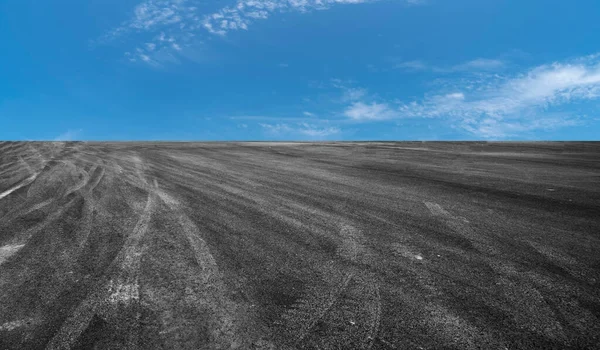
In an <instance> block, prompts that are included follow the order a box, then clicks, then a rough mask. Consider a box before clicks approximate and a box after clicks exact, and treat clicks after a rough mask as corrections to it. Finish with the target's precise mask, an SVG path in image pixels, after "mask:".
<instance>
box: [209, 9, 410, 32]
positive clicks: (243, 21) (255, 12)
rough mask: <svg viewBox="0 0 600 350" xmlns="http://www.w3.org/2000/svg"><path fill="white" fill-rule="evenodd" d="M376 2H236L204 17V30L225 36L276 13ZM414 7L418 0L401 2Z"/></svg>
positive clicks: (245, 28)
mask: <svg viewBox="0 0 600 350" xmlns="http://www.w3.org/2000/svg"><path fill="white" fill-rule="evenodd" d="M375 1H378V0H287V1H286V0H238V2H237V3H236V4H235V5H233V6H227V7H224V8H222V9H221V10H219V11H217V12H215V13H213V14H210V15H207V16H205V17H204V20H203V26H204V28H205V29H206V30H207V31H208V32H210V33H212V34H217V35H225V34H227V32H229V31H231V30H247V29H248V27H249V25H250V24H251V23H252V22H254V21H256V20H259V19H267V18H269V17H270V16H271V15H272V14H273V13H276V12H291V11H297V12H308V11H311V10H325V9H328V8H330V7H331V6H333V5H338V4H360V3H367V2H375ZM403 1H404V2H405V3H407V4H411V5H416V4H418V3H421V1H419V0H403Z"/></svg>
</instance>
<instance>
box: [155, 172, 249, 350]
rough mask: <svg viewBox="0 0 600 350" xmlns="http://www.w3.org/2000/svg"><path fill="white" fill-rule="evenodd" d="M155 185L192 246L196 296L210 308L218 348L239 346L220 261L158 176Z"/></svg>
mask: <svg viewBox="0 0 600 350" xmlns="http://www.w3.org/2000/svg"><path fill="white" fill-rule="evenodd" d="M154 188H155V191H156V194H157V196H158V197H159V198H160V199H161V200H162V202H163V203H164V204H166V206H167V207H168V208H169V209H170V210H171V214H172V215H174V216H175V217H176V219H177V222H178V223H179V225H180V227H181V229H182V232H183V234H184V236H185V238H186V240H187V243H188V244H189V247H190V248H191V250H192V252H193V255H194V259H195V261H196V263H197V264H198V266H199V268H200V269H201V273H200V276H199V277H200V279H201V283H200V285H201V288H202V289H201V290H199V291H198V293H196V295H195V297H196V298H198V299H199V302H200V304H202V305H203V306H205V307H208V308H209V309H210V311H211V315H212V319H211V320H210V328H211V329H210V332H211V334H212V336H213V338H214V339H215V346H216V348H219V349H233V348H238V347H239V346H240V344H241V343H243V342H244V341H247V340H244V339H242V338H241V337H240V334H239V330H238V323H239V321H238V317H237V315H236V314H237V312H236V311H237V310H236V309H237V308H236V305H235V304H234V303H233V302H232V301H230V300H229V298H228V297H227V294H226V293H227V288H226V286H225V284H224V282H223V277H222V276H221V273H220V271H219V268H218V265H217V262H216V261H215V259H214V257H213V256H212V254H211V252H210V249H209V247H208V244H207V243H206V242H205V241H204V240H203V239H202V234H201V232H200V230H199V229H198V227H197V226H196V225H195V224H194V223H193V222H192V220H191V219H190V218H189V217H188V216H187V215H186V214H185V213H184V212H183V210H182V207H181V205H180V204H179V202H178V201H177V200H176V199H174V198H173V197H171V196H170V195H169V194H167V193H165V192H164V191H162V190H160V189H159V186H158V183H157V181H156V179H155V180H154Z"/></svg>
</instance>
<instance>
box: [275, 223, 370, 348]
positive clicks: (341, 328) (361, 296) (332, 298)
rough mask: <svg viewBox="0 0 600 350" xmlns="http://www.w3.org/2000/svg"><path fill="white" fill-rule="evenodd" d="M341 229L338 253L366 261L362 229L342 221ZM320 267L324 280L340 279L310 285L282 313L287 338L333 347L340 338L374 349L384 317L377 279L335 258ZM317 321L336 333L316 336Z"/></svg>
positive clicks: (312, 345) (351, 345)
mask: <svg viewBox="0 0 600 350" xmlns="http://www.w3.org/2000/svg"><path fill="white" fill-rule="evenodd" d="M339 232H340V238H341V244H340V246H339V248H338V254H339V255H340V256H341V257H343V258H344V259H345V260H347V261H349V262H350V263H364V262H366V261H367V260H368V259H367V257H368V256H369V252H368V250H367V248H366V247H365V245H364V243H363V242H364V240H365V238H364V235H363V234H362V232H361V231H360V230H358V229H357V228H355V227H354V226H352V225H348V224H346V223H342V225H341V227H340V230H339ZM321 270H322V271H324V275H323V280H324V281H326V282H327V283H331V281H337V282H333V283H332V285H331V284H330V285H329V286H326V287H321V288H311V290H310V291H309V292H307V293H306V295H305V297H303V298H301V299H300V300H299V301H297V302H296V303H295V304H294V305H293V306H292V307H291V308H290V309H289V310H288V312H287V313H286V314H285V315H284V316H283V317H282V319H283V321H284V326H285V329H286V330H287V332H288V334H289V336H290V338H291V339H292V341H291V342H289V341H288V342H289V343H290V345H291V346H294V347H301V348H304V347H308V348H330V347H332V346H333V344H336V343H338V344H339V342H340V341H341V342H343V343H344V344H345V346H346V347H347V348H355V349H371V347H372V346H373V344H374V339H375V338H376V336H377V333H378V332H379V325H380V319H381V296H380V294H379V284H378V283H377V281H376V279H375V278H374V277H373V276H371V275H370V274H368V273H366V272H364V271H362V270H360V269H358V268H357V267H347V266H343V265H340V264H338V263H335V262H331V263H330V264H329V265H325V266H324V267H321ZM336 276H337V277H336ZM323 295H325V297H323ZM318 325H319V327H324V328H325V329H328V330H331V332H332V333H335V336H333V337H329V338H323V337H319V336H314V334H313V333H314V332H315V330H316V329H317V326H318ZM333 330H335V331H333Z"/></svg>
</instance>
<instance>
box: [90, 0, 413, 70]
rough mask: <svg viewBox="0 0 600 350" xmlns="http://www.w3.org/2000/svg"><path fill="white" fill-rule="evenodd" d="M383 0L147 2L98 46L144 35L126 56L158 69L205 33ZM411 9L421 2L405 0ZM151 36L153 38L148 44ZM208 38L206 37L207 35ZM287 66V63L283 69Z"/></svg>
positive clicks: (223, 33)
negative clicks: (212, 7)
mask: <svg viewBox="0 0 600 350" xmlns="http://www.w3.org/2000/svg"><path fill="white" fill-rule="evenodd" d="M378 1H380V0H238V1H237V2H236V3H235V4H234V5H230V6H225V7H223V8H221V9H219V10H217V11H214V12H212V13H210V12H209V13H202V12H201V10H200V2H199V0H146V1H143V2H141V3H139V4H138V5H137V6H135V8H134V9H133V10H132V14H131V18H129V19H128V20H126V21H124V22H122V23H121V24H120V25H119V26H118V27H116V28H114V29H113V30H111V31H109V32H108V33H106V34H105V35H104V36H103V37H101V38H100V39H99V40H97V41H96V43H106V42H110V41H113V40H115V39H116V38H120V37H123V36H126V35H129V34H132V33H135V34H140V35H141V34H144V35H143V36H144V37H145V38H144V41H143V42H141V43H138V44H137V45H136V46H135V47H134V49H132V50H129V51H127V52H126V53H125V56H126V58H127V59H128V60H129V61H131V62H145V63H148V64H151V65H158V64H159V63H160V62H161V61H162V60H164V59H166V60H167V61H175V60H174V59H173V58H174V57H175V56H177V55H178V54H179V52H180V51H182V50H184V49H185V48H186V47H188V46H191V45H193V43H194V42H198V41H202V37H203V35H202V34H203V33H207V32H208V33H210V34H217V35H221V36H224V35H226V34H227V33H228V32H230V31H233V30H247V29H248V27H249V26H250V24H251V23H253V22H254V21H257V20H261V19H263V20H264V19H267V18H269V17H271V16H272V15H273V14H275V13H283V12H301V13H307V12H310V11H312V10H325V9H328V8H330V7H332V6H333V5H342V4H360V3H368V2H378ZM401 1H403V2H404V3H406V4H407V5H416V4H419V3H422V1H419V0H401ZM148 34H150V35H153V37H152V39H150V40H147V36H148ZM205 35H206V34H205ZM281 66H282V67H284V66H285V63H284V64H282V65H281Z"/></svg>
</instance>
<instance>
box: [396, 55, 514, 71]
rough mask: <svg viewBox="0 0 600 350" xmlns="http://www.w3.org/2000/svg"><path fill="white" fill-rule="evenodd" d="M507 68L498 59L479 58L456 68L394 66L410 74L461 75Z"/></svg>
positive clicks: (405, 63) (406, 63)
mask: <svg viewBox="0 0 600 350" xmlns="http://www.w3.org/2000/svg"><path fill="white" fill-rule="evenodd" d="M505 67H506V62H504V61H502V60H497V59H487V58H477V59H474V60H471V61H468V62H464V63H459V64H456V65H454V66H436V65H430V64H427V63H425V62H423V61H419V60H414V61H402V62H397V63H395V64H394V68H396V69H401V70H404V71H408V72H417V71H430V72H434V73H460V72H482V71H499V70H501V69H503V68H505Z"/></svg>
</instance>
